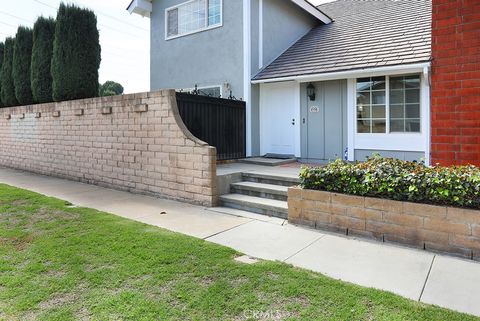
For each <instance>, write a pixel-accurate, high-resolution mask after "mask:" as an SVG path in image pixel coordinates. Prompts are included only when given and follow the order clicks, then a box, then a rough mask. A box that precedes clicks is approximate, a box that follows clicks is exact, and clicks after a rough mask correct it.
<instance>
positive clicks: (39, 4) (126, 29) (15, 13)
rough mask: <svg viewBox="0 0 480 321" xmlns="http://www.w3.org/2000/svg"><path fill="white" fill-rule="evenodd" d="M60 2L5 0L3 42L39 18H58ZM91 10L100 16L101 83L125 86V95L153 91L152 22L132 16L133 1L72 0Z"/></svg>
mask: <svg viewBox="0 0 480 321" xmlns="http://www.w3.org/2000/svg"><path fill="white" fill-rule="evenodd" d="M60 2H61V0H14V1H5V0H3V1H2V5H1V6H0V42H3V41H4V40H5V38H6V37H9V36H15V33H16V30H17V28H18V26H19V25H24V26H29V27H33V23H34V22H35V20H36V18H37V17H38V16H41V15H43V16H46V17H48V16H51V17H55V16H56V14H57V8H58V6H59V4H60ZM64 2H66V3H74V4H76V5H78V6H80V7H86V8H90V9H92V10H93V11H95V13H96V15H97V26H98V29H99V31H100V45H101V47H102V62H101V64H100V70H99V78H100V79H99V81H100V83H103V82H105V81H107V80H113V81H116V82H119V83H120V84H122V85H123V86H124V88H125V93H134V92H142V91H148V90H149V89H150V71H149V69H150V20H149V19H148V18H142V17H140V16H139V15H135V14H133V15H130V14H129V13H128V11H127V10H126V8H127V6H128V4H129V3H130V0H69V1H64Z"/></svg>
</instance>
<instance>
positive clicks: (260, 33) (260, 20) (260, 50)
mask: <svg viewBox="0 0 480 321" xmlns="http://www.w3.org/2000/svg"><path fill="white" fill-rule="evenodd" d="M262 68H263V0H258V69H262Z"/></svg>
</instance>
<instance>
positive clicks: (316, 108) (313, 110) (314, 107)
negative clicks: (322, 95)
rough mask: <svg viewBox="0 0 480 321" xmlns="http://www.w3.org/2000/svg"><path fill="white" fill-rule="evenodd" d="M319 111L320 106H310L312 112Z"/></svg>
mask: <svg viewBox="0 0 480 321" xmlns="http://www.w3.org/2000/svg"><path fill="white" fill-rule="evenodd" d="M319 111H320V108H318V107H317V106H312V107H310V112H311V113H318V112H319Z"/></svg>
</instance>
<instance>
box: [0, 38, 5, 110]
mask: <svg viewBox="0 0 480 321" xmlns="http://www.w3.org/2000/svg"><path fill="white" fill-rule="evenodd" d="M4 48H5V45H4V44H3V42H0V93H1V92H2V78H1V77H2V75H1V72H2V64H3V50H4ZM0 107H3V104H2V97H1V94H0Z"/></svg>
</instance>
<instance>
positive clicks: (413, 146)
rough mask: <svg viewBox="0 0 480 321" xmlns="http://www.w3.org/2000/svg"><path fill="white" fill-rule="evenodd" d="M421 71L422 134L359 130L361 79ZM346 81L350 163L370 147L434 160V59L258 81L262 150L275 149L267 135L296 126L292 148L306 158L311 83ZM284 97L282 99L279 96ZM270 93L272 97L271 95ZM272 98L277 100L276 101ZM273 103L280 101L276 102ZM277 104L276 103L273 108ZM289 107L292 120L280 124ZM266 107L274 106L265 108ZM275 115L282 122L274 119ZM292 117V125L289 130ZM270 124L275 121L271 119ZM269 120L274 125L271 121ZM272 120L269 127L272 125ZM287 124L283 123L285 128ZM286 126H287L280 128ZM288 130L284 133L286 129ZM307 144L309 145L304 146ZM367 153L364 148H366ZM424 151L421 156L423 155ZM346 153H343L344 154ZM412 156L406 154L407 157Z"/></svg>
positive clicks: (271, 135)
mask: <svg viewBox="0 0 480 321" xmlns="http://www.w3.org/2000/svg"><path fill="white" fill-rule="evenodd" d="M409 74H418V75H420V80H421V88H420V106H421V132H419V133H393V132H387V133H384V134H382V133H380V134H377V133H371V134H362V133H357V131H356V121H357V120H356V79H357V78H364V77H376V76H387V77H389V76H395V75H396V76H398V75H409ZM331 80H344V81H346V98H345V99H346V109H345V112H346V117H345V120H344V122H343V123H342V126H345V127H346V142H347V143H346V144H345V150H346V153H345V154H346V157H347V159H348V160H350V161H354V160H358V159H356V158H359V156H357V157H356V156H355V155H356V153H357V154H358V155H360V154H361V153H363V152H365V151H384V152H385V153H386V155H392V154H402V155H407V154H409V155H410V154H415V155H416V156H415V157H416V159H418V160H420V156H421V158H422V159H423V160H424V161H425V162H426V163H427V164H429V162H430V62H424V63H415V64H403V65H396V66H388V67H379V68H368V69H358V70H349V71H338V72H331V73H319V74H312V75H299V76H291V77H290V76H289V77H282V78H272V79H262V80H254V81H252V84H254V85H259V88H260V89H259V92H260V103H259V109H260V113H259V114H260V151H261V153H269V152H275V151H273V150H270V149H271V148H269V146H268V139H267V140H266V139H264V137H269V135H270V137H275V135H276V134H271V133H268V131H269V130H272V128H273V130H274V131H275V132H276V133H282V131H283V130H290V131H291V134H285V137H291V140H292V141H293V143H292V144H291V146H292V147H291V148H290V151H291V152H292V154H294V155H295V156H296V157H297V158H305V157H306V156H305V153H304V148H303V146H304V144H305V143H304V137H305V128H304V127H305V126H304V123H303V122H302V118H303V117H304V116H303V115H304V114H305V111H304V109H305V106H303V105H304V104H305V97H303V96H305V95H306V94H305V89H304V87H305V86H306V85H307V84H308V83H315V82H323V81H331ZM278 95H281V96H282V97H277V96H278ZM266 97H267V98H266ZM272 97H273V98H274V99H272ZM271 101H274V102H273V103H272V102H271ZM269 105H271V106H269ZM282 108H283V110H285V109H289V112H288V113H285V115H287V114H288V115H290V116H289V117H288V118H287V116H284V118H285V120H284V121H283V122H280V119H279V115H278V113H280V112H281V110H282ZM265 110H268V111H267V112H265ZM270 118H275V119H276V121H271V120H269V119H270ZM287 121H289V122H290V123H291V124H293V125H292V126H290V127H289V128H287V127H286V126H288V124H289V123H287ZM269 122H270V123H269ZM268 123H269V124H268ZM266 124H267V125H266ZM282 126H283V127H282ZM279 127H282V128H279ZM282 134H283V133H282ZM302 144H303V145H302ZM360 151H361V152H360ZM418 155H420V156H418ZM343 156H344V155H342V158H344V157H343ZM392 157H396V156H392ZM405 157H406V156H405Z"/></svg>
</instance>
